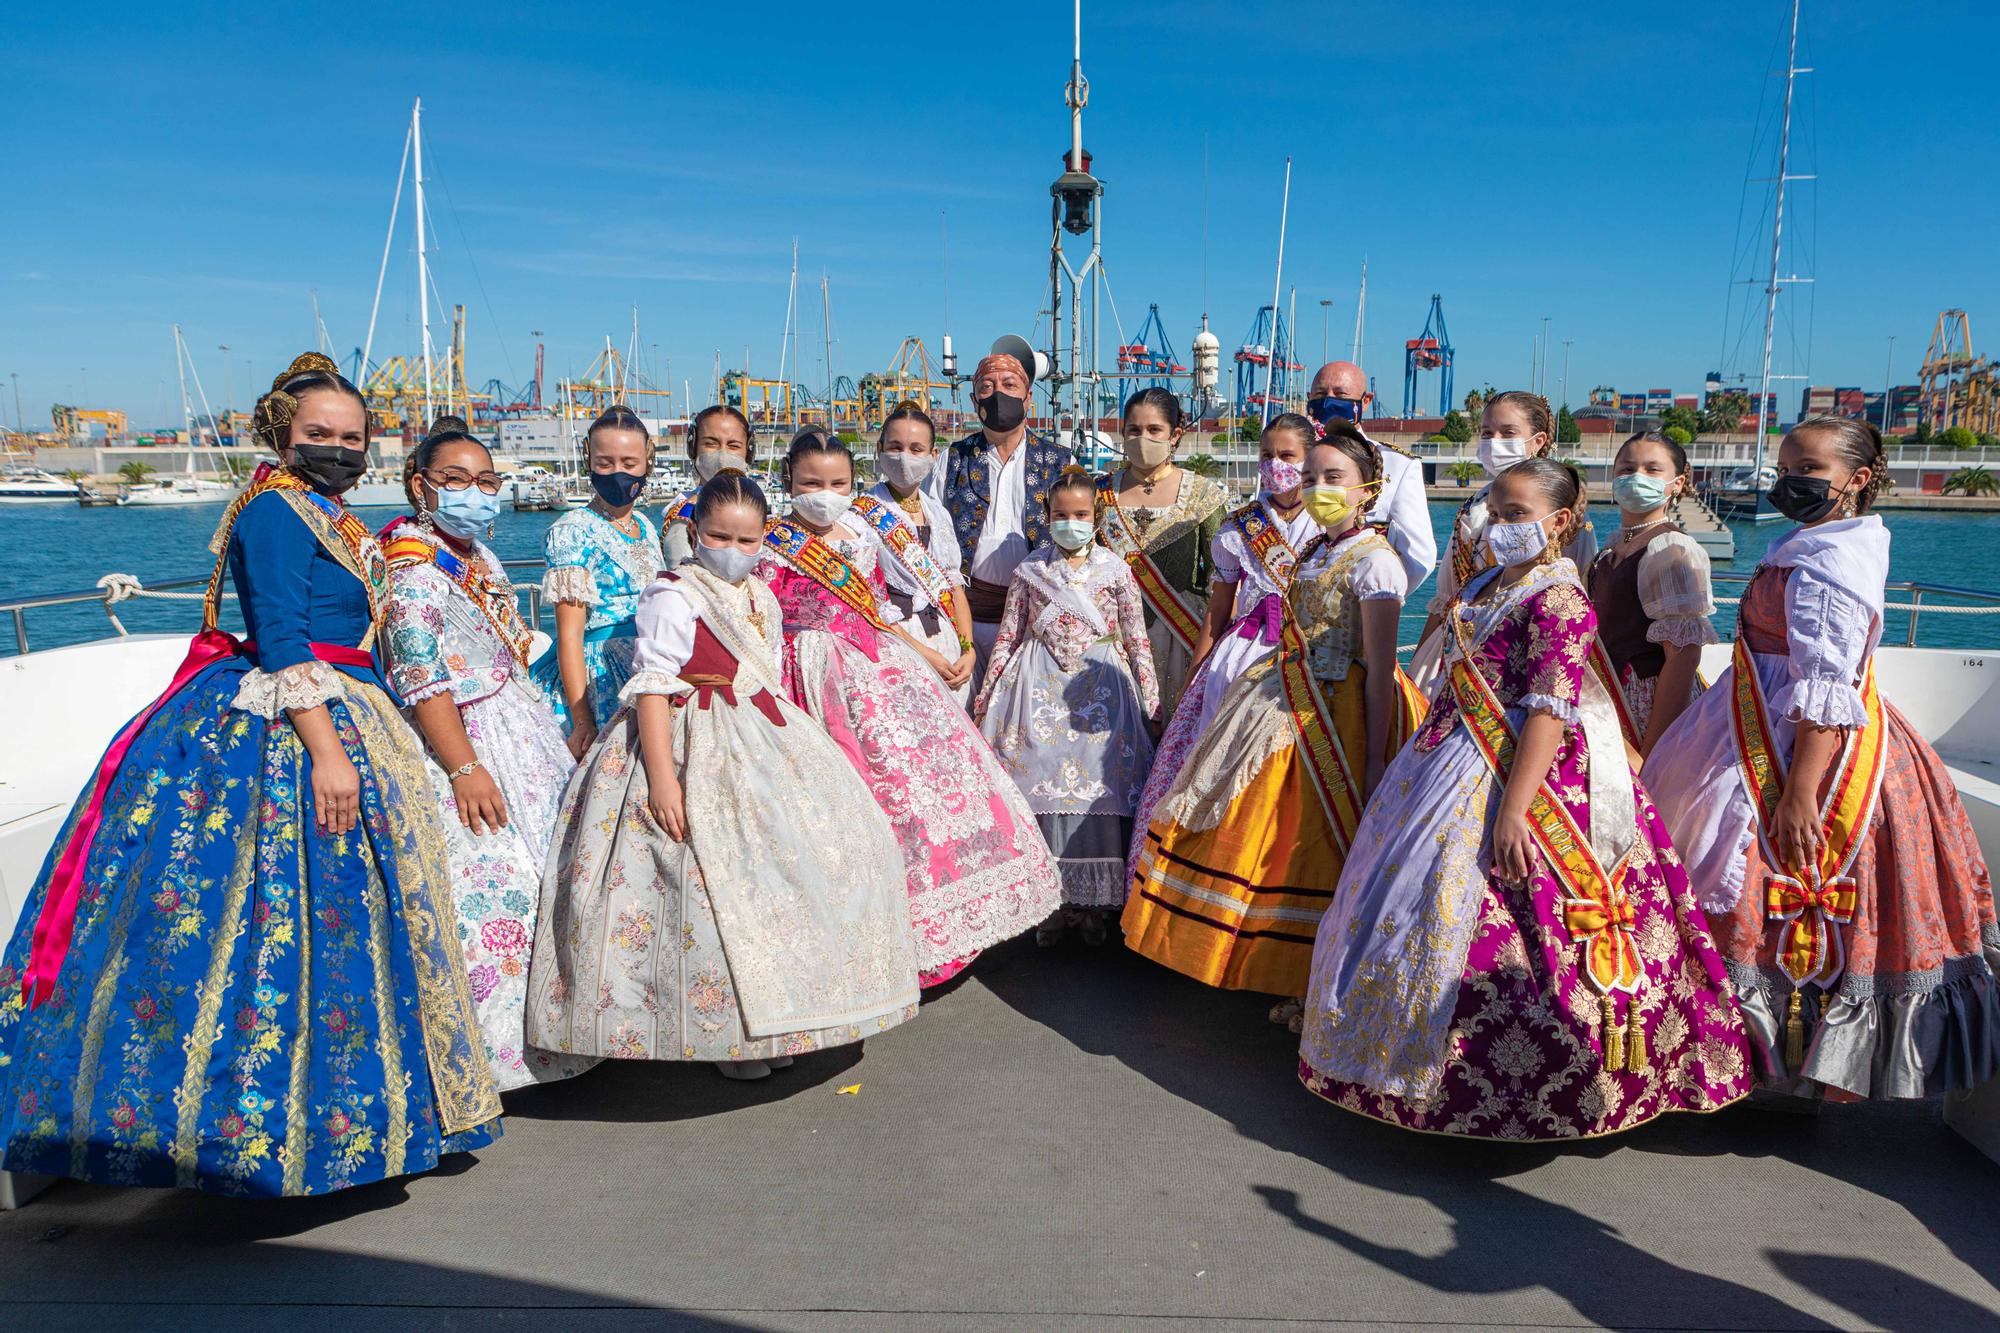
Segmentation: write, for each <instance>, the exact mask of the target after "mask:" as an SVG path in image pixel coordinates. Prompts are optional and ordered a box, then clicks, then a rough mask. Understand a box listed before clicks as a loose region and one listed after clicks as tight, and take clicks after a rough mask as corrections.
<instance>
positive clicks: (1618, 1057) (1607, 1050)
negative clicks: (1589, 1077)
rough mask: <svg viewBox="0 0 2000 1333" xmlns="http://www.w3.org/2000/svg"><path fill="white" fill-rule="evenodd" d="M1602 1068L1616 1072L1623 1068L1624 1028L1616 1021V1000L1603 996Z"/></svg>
mask: <svg viewBox="0 0 2000 1333" xmlns="http://www.w3.org/2000/svg"><path fill="white" fill-rule="evenodd" d="M1604 1068H1605V1069H1606V1070H1607V1071H1609V1072H1611V1073H1614V1074H1615V1073H1618V1072H1619V1071H1620V1070H1622V1069H1624V1068H1625V1029H1624V1027H1623V1026H1621V1025H1620V1024H1619V1022H1618V1001H1617V1000H1616V999H1614V998H1613V997H1612V996H1611V995H1609V994H1607V995H1605V997H1604Z"/></svg>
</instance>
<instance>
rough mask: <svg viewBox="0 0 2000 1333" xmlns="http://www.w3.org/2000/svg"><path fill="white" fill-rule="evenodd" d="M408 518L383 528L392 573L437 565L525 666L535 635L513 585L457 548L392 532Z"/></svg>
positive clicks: (386, 553)
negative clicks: (497, 578)
mask: <svg viewBox="0 0 2000 1333" xmlns="http://www.w3.org/2000/svg"><path fill="white" fill-rule="evenodd" d="M406 522H408V520H407V519H400V518H399V519H397V520H396V521H395V522H394V523H391V524H390V525H389V526H388V527H387V528H384V529H383V530H382V535H383V537H384V538H386V539H387V540H386V541H385V543H384V545H383V547H382V554H383V555H384V556H385V557H387V559H388V561H389V569H390V571H391V573H393V572H394V571H396V570H398V569H403V568H407V567H408V566H410V565H418V564H427V565H435V566H436V567H437V570H438V572H439V573H441V574H443V575H444V576H445V577H446V578H448V579H450V580H451V581H452V582H453V583H455V584H457V585H458V587H459V588H460V589H461V590H462V591H463V592H464V593H465V595H466V596H467V597H469V598H471V599H472V604H473V605H474V606H476V607H478V608H479V612H480V614H481V615H483V616H485V617H486V620H487V623H488V624H490V625H492V626H493V630H494V632H495V633H497V634H498V635H499V636H500V641H501V642H502V643H505V644H506V645H507V650H508V651H509V652H511V653H513V655H514V660H515V661H516V662H519V663H520V664H521V665H522V666H526V665H528V650H529V649H530V648H531V647H533V646H534V636H533V635H532V634H531V633H530V632H529V630H528V627H527V626H526V625H525V624H523V623H522V622H521V612H520V608H519V607H518V606H516V605H515V602H514V590H513V588H512V587H510V586H509V585H508V584H507V583H506V582H505V581H502V582H500V583H498V584H495V582H494V581H493V579H492V578H491V577H490V576H489V575H488V574H487V572H486V571H485V569H484V568H482V562H477V561H472V560H465V559H461V558H460V557H459V555H458V553H457V552H456V551H451V550H447V549H446V548H445V547H443V546H440V545H438V544H436V543H434V542H429V541H426V540H424V539H423V538H422V537H418V536H415V535H409V536H401V537H391V536H389V534H390V533H391V532H394V531H395V530H396V529H397V528H399V527H401V526H402V525H403V524H405V523H406Z"/></svg>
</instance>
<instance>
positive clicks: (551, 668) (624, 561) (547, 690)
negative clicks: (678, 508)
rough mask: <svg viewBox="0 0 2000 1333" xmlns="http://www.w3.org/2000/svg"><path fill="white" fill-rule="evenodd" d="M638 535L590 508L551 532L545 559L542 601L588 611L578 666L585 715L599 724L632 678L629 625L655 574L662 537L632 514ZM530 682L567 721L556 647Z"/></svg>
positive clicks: (538, 660) (540, 659)
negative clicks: (585, 693)
mask: <svg viewBox="0 0 2000 1333" xmlns="http://www.w3.org/2000/svg"><path fill="white" fill-rule="evenodd" d="M632 519H633V521H634V522H635V523H637V524H638V525H639V531H638V535H636V536H631V537H628V536H626V535H625V534H624V533H622V532H620V531H619V530H618V528H617V527H616V525H614V524H613V523H612V522H611V521H610V520H609V519H607V518H605V517H604V516H603V515H602V514H599V513H598V512H597V511H596V510H594V509H576V510H572V511H571V512H569V513H567V514H564V515H563V516H562V517H561V518H559V519H557V520H556V521H555V522H554V523H552V524H551V525H550V526H549V535H548V536H547V537H546V538H545V539H544V540H543V544H542V554H543V558H544V559H545V560H547V561H548V566H549V569H548V573H546V574H545V575H543V576H542V599H543V600H544V601H546V602H549V603H550V604H552V605H553V604H555V603H559V602H568V603H570V604H572V605H578V606H586V607H589V608H590V619H589V620H588V621H587V622H586V623H585V625H584V630H583V665H584V670H585V671H586V672H587V673H588V675H589V677H590V687H589V694H590V710H591V714H592V716H593V717H594V718H595V720H596V722H597V725H598V726H600V727H601V726H603V725H604V724H605V723H606V722H608V721H610V720H611V715H612V714H613V713H615V712H617V711H618V691H619V690H621V689H623V688H624V687H625V682H626V681H627V680H629V679H630V678H631V676H632V650H633V634H634V630H633V622H632V617H633V616H634V615H635V614H636V613H637V612H638V609H639V594H640V593H642V592H644V591H645V590H646V585H647V584H649V583H651V582H652V581H653V576H654V575H655V574H657V573H659V572H660V534H659V530H658V529H657V528H655V527H654V526H653V520H651V519H650V518H647V517H646V516H645V514H643V513H641V512H640V511H639V510H637V509H634V510H633V511H632ZM533 676H534V681H535V684H536V685H538V686H540V687H541V689H542V692H543V693H544V694H546V695H547V696H548V697H549V700H550V701H551V702H552V703H553V704H554V705H555V709H556V713H557V716H559V717H561V718H563V720H564V722H565V723H568V722H569V721H570V719H569V717H568V709H567V708H566V707H564V704H563V687H562V671H561V668H560V667H558V666H557V664H556V648H555V645H554V644H550V645H549V648H548V651H547V652H545V653H543V654H542V655H541V656H540V657H538V658H536V659H535V665H534V670H533Z"/></svg>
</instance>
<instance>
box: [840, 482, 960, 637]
mask: <svg viewBox="0 0 2000 1333" xmlns="http://www.w3.org/2000/svg"><path fill="white" fill-rule="evenodd" d="M849 512H851V513H855V514H859V515H860V516H861V518H862V519H863V520H864V521H866V522H867V524H868V526H870V527H872V528H874V529H875V533H876V535H877V536H879V537H881V539H882V544H883V545H885V546H887V547H888V548H889V554H891V555H893V556H895V557H896V559H897V560H898V561H900V562H901V563H902V566H903V568H904V569H906V570H908V571H909V572H910V577H911V578H913V579H915V580H916V581H917V582H918V583H919V584H920V585H922V587H923V589H924V592H925V593H926V594H927V595H928V596H929V597H930V599H931V601H933V602H935V603H936V604H937V609H938V610H939V611H941V612H943V613H944V616H945V618H946V619H947V620H950V619H952V618H953V611H952V600H953V596H954V594H953V592H952V585H951V579H950V578H949V577H947V576H946V575H945V574H944V573H942V572H941V571H940V570H939V569H938V567H937V563H936V562H935V561H933V560H932V559H931V553H930V552H929V551H927V550H925V549H924V544H923V541H922V539H920V538H919V537H918V536H917V530H916V528H915V527H914V526H912V525H911V524H910V522H909V521H908V520H907V519H905V518H904V517H903V516H902V515H901V514H900V513H898V512H896V510H895V508H894V507H893V506H891V505H886V504H883V503H882V502H881V501H880V500H878V499H876V498H875V497H874V496H872V495H857V496H855V497H854V503H853V504H852V505H851V506H850V507H849Z"/></svg>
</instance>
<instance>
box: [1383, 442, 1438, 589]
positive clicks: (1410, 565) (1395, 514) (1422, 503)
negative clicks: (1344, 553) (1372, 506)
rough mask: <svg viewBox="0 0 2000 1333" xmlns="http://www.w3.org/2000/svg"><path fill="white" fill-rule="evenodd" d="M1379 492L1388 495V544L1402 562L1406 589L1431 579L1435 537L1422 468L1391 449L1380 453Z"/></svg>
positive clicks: (1435, 551) (1384, 516)
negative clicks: (1380, 484) (1380, 475)
mask: <svg viewBox="0 0 2000 1333" xmlns="http://www.w3.org/2000/svg"><path fill="white" fill-rule="evenodd" d="M1382 476H1383V481H1384V483H1385V484H1384V485H1383V487H1382V489H1383V490H1384V491H1386V492H1387V493H1388V494H1387V496H1386V499H1387V501H1388V504H1387V507H1386V512H1385V513H1384V514H1383V515H1382V517H1383V519H1384V520H1385V521H1386V522H1387V523H1388V525H1389V545H1391V546H1393V547H1395V548H1396V554H1397V555H1398V556H1399V557H1400V558H1401V559H1402V562H1403V572H1404V575H1405V578H1406V579H1407V582H1408V586H1409V587H1411V588H1414V587H1416V586H1417V585H1418V584H1420V583H1422V582H1423V581H1424V580H1425V579H1426V578H1428V577H1429V576H1430V572H1431V570H1432V568H1433V567H1434V566H1436V564H1437V561H1438V547H1437V534H1436V533H1435V532H1434V531H1433V530H1432V529H1431V508H1430V501H1429V497H1428V496H1426V495H1425V494H1424V465H1423V464H1422V463H1420V462H1418V461H1417V460H1416V459H1414V458H1408V457H1405V456H1404V455H1402V454H1399V453H1397V452H1396V451H1395V450H1393V449H1384V450H1383V451H1382Z"/></svg>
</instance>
